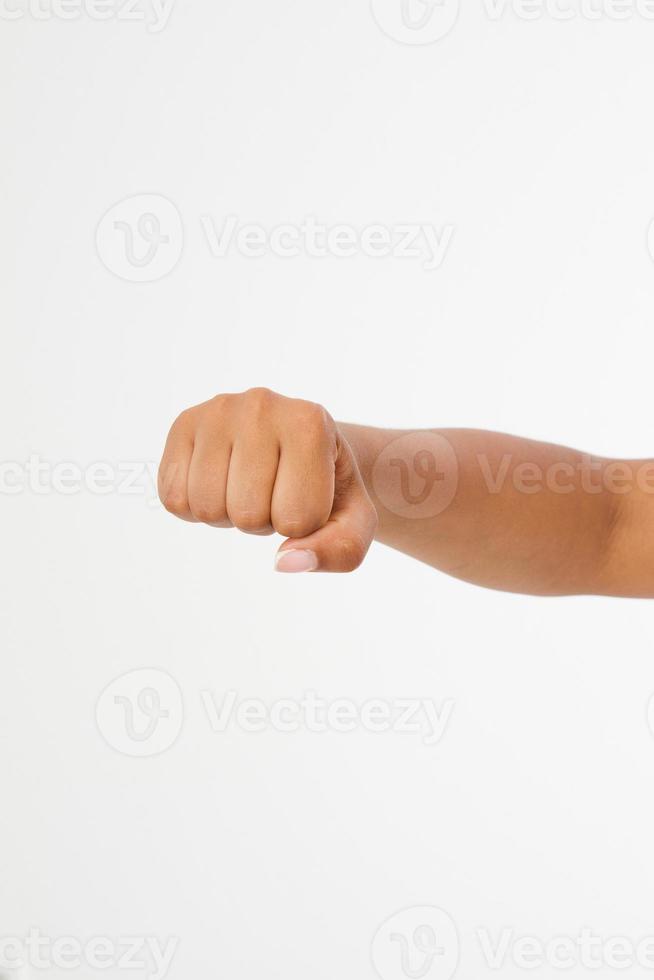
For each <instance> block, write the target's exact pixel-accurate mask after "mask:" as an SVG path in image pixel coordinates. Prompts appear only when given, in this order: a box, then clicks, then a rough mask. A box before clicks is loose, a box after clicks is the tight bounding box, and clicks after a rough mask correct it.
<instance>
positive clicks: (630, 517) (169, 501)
mask: <svg viewBox="0 0 654 980" xmlns="http://www.w3.org/2000/svg"><path fill="white" fill-rule="evenodd" d="M159 495H160V498H161V500H162V503H163V504H164V507H165V508H166V509H167V510H168V511H170V512H171V513H172V514H174V515H175V516H177V517H179V518H181V519H182V520H185V521H190V522H195V523H203V524H207V525H210V526H211V527H215V528H238V529H239V530H240V531H243V532H245V533H248V534H258V535H265V534H273V533H274V532H277V533H278V534H281V535H283V536H284V537H285V538H286V540H285V541H284V543H283V544H282V546H281V548H280V549H279V552H278V554H277V562H276V566H277V569H278V570H279V571H285V572H300V571H324V572H351V571H354V570H355V569H356V568H358V567H359V566H360V565H361V563H362V562H363V560H364V558H365V556H366V554H367V552H368V549H369V547H370V545H371V543H372V541H373V540H377V541H380V542H382V543H383V544H386V545H388V546H389V547H391V548H395V549H397V550H399V551H402V552H405V553H406V554H408V555H411V556H412V557H414V558H417V559H419V560H420V561H422V562H425V563H426V564H428V565H432V566H433V567H434V568H438V569H440V570H441V571H444V572H447V573H448V574H450V575H453V576H456V577H457V578H461V579H464V580H465V581H468V582H472V583H475V584H477V585H481V586H485V587H487V588H492V589H500V590H504V591H510V592H522V593H528V594H532V595H549V596H552V595H574V594H596V595H615V596H634V597H648V598H649V597H654V569H653V567H652V566H653V565H654V555H653V554H652V548H651V546H650V545H649V543H648V542H649V541H650V540H652V535H653V534H654V463H653V462H652V461H648V460H628V461H617V460H609V459H599V458H592V457H590V456H588V455H587V454H582V453H579V452H576V451H574V450H571V449H566V448H564V447H561V446H553V445H549V444H545V443H538V442H533V441H529V440H526V439H518V438H516V437H514V436H508V435H502V434H499V433H493V432H481V431H475V430H466V429H459V430H457V429H449V430H438V429H425V430H421V431H419V432H413V431H412V432H403V431H400V430H390V429H377V428H371V427H366V426H359V425H350V424H347V423H336V422H335V421H334V420H333V419H332V417H331V416H330V415H329V413H328V412H327V411H326V410H325V409H324V408H322V407H321V406H320V405H316V404H314V403H312V402H308V401H303V400H300V399H293V398H285V397H283V396H281V395H278V394H275V393H274V392H272V391H269V390H268V389H265V388H253V389H251V390H250V391H246V392H244V393H242V394H224V395H218V396H216V397H215V398H212V399H211V400H210V401H208V402H204V403H203V404H201V405H197V406H195V407H194V408H190V409H188V410H187V411H185V412H183V413H182V414H181V415H180V416H179V417H178V418H177V420H176V421H175V422H174V424H173V426H172V428H171V430H170V433H169V435H168V439H167V441H166V446H165V449H164V453H163V458H162V461H161V465H160V469H159Z"/></svg>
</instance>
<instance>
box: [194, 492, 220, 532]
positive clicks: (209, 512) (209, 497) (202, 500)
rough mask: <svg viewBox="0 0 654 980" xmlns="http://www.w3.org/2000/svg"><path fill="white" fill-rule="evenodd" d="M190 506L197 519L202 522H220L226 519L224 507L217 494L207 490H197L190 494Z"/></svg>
mask: <svg viewBox="0 0 654 980" xmlns="http://www.w3.org/2000/svg"><path fill="white" fill-rule="evenodd" d="M189 508H190V511H191V513H192V514H193V517H194V518H195V519H196V521H200V523H201V524H218V523H220V522H221V521H223V520H224V518H225V514H224V508H223V507H222V506H221V504H220V501H218V500H216V498H215V495H213V494H211V493H210V492H207V491H197V490H195V491H194V492H192V493H190V494H189Z"/></svg>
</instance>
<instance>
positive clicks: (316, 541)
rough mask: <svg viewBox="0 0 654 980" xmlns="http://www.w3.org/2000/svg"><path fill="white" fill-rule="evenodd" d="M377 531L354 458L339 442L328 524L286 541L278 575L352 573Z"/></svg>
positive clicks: (372, 512)
mask: <svg viewBox="0 0 654 980" xmlns="http://www.w3.org/2000/svg"><path fill="white" fill-rule="evenodd" d="M376 530H377V512H376V510H375V508H374V506H373V503H372V501H371V499H370V497H369V496H368V493H367V491H366V488H365V486H364V483H363V480H362V478H361V474H360V473H359V468H358V466H357V464H356V460H355V458H354V454H353V453H352V450H351V449H350V446H349V445H348V444H347V442H345V440H344V439H342V438H340V440H339V448H338V455H337V457H336V464H335V473H334V503H333V506H332V512H331V514H330V515H329V520H328V521H327V523H326V524H325V525H323V527H321V528H320V530H319V531H314V533H313V534H309V535H307V537H304V538H289V539H288V540H287V541H285V542H284V544H283V545H282V546H281V548H280V549H279V551H278V552H277V557H276V560H275V567H276V569H277V571H278V572H353V571H354V570H355V569H357V568H358V567H359V565H360V564H361V563H362V562H363V559H364V558H365V557H366V554H367V553H368V548H369V547H370V545H371V544H372V540H373V538H374V536H375V531H376Z"/></svg>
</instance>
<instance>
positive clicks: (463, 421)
mask: <svg viewBox="0 0 654 980" xmlns="http://www.w3.org/2000/svg"><path fill="white" fill-rule="evenodd" d="M398 2H399V0H398ZM653 45H654V22H652V21H646V20H645V19H644V18H643V17H640V16H636V15H634V16H633V17H631V19H628V20H626V21H624V22H618V21H616V20H614V19H612V18H610V17H603V18H602V19H600V20H599V21H597V22H593V21H590V20H589V19H587V18H585V17H583V16H581V15H579V16H576V17H574V18H573V19H572V20H570V21H565V22H563V21H560V20H557V19H556V18H554V17H552V16H548V15H547V14H546V15H544V16H543V17H542V18H541V19H540V20H535V21H533V22H529V21H526V20H524V19H521V18H520V17H517V16H515V15H514V14H512V13H506V14H505V15H504V16H503V17H501V18H499V19H496V20H493V19H492V18H491V17H489V16H488V14H487V13H486V12H485V10H484V7H483V5H482V2H481V0H478V2H477V0H475V2H473V0H469V2H466V4H465V6H464V8H463V9H462V11H461V14H460V18H459V21H458V23H457V25H456V27H455V28H454V29H453V30H452V31H451V33H449V34H448V36H446V37H444V38H442V39H441V40H438V41H436V42H435V43H433V44H425V45H419V44H416V45H407V44H402V43H398V41H397V40H394V39H393V38H391V37H389V36H387V35H386V34H385V33H383V32H382V30H381V29H380V27H379V26H378V24H377V23H376V21H375V19H374V17H373V15H372V12H371V9H370V8H369V6H368V3H367V2H366V0H330V2H329V3H322V4H317V3H314V2H307V0H276V2H274V3H272V2H270V0H251V2H248V3H244V2H242V0H214V2H209V0H178V2H177V4H176V6H175V9H174V10H173V12H172V15H171V17H170V20H169V22H168V24H167V25H166V27H165V29H164V30H162V31H161V32H159V33H153V32H151V31H149V30H148V28H147V25H146V24H145V23H144V22H142V21H133V22H132V21H130V22H127V21H122V20H119V19H117V18H116V17H114V18H113V19H110V20H107V21H106V22H100V21H96V20H93V19H92V18H91V17H89V16H86V15H84V16H80V17H79V18H78V19H77V20H74V21H73V20H71V21H64V20H62V19H61V18H57V17H55V18H53V19H51V20H49V21H40V20H37V19H36V18H35V17H34V16H33V15H31V14H29V12H28V13H25V16H23V17H22V18H21V19H18V20H15V21H9V20H3V19H0V74H1V81H2V87H1V91H2V96H1V103H2V105H1V120H0V121H1V134H0V143H1V146H0V159H1V160H2V182H1V188H2V200H3V203H2V215H3V217H2V227H1V231H0V235H1V244H0V248H1V259H2V292H1V294H0V297H1V298H0V301H1V303H2V317H1V325H2V326H1V329H2V340H3V345H2V350H3V355H2V359H1V361H0V380H1V383H0V408H1V411H2V419H3V425H2V432H3V438H2V450H1V456H2V459H3V460H4V461H17V462H18V463H20V464H23V463H24V462H25V460H27V459H28V457H29V456H30V454H32V453H36V454H40V456H41V458H42V459H45V460H48V461H50V462H51V463H56V462H58V461H71V462H74V463H76V464H77V465H78V466H80V467H82V468H84V467H87V466H88V465H89V464H91V463H93V462H96V461H105V462H108V463H111V464H114V465H118V463H120V462H121V461H131V460H143V461H148V460H151V461H154V460H156V459H157V458H158V455H159V453H160V450H161V447H162V443H163V439H164V437H165V434H166V432H167V429H168V427H169V424H170V422H171V421H172V419H173V418H174V417H175V415H176V414H177V413H178V412H179V411H180V410H181V409H182V408H184V407H186V406H188V405H190V404H194V403H197V402H199V401H202V400H204V399H206V398H208V397H211V396H212V395H213V394H215V393H217V392H220V391H237V390H241V389H243V388H247V387H250V386H252V385H266V386H268V387H271V388H274V389H276V390H278V391H281V392H283V393H284V394H288V395H298V396H303V397H307V398H310V399H313V400H316V401H319V402H322V403H323V404H324V405H325V406H326V407H327V408H328V409H329V411H330V412H331V413H332V414H333V415H334V416H335V417H337V418H342V419H347V420H351V421H360V422H369V423H371V424H380V425H393V426H397V427H401V426H406V427H411V426H421V425H430V426H449V425H453V426H474V427H480V428H495V429H500V430H506V431H511V432H515V433H518V434H524V435H529V436H532V437H535V438H543V439H548V440H552V441H559V442H564V443H566V444H570V445H574V446H576V447H579V448H583V449H587V450H590V451H594V452H597V453H605V454H613V455H616V456H638V455H648V454H652V452H653V443H652V395H651V389H652V384H651V365H652V352H653V345H652V340H651V331H652V317H653V312H654V263H653V262H652V258H651V256H650V254H649V251H648V247H647V234H648V227H649V224H650V222H651V220H652V217H653V216H654V185H653V183H652V170H653V167H654V134H653V130H652V109H651V107H652V91H653V89H654V60H653V58H652V50H653ZM140 194H160V195H164V196H165V197H166V198H167V199H169V200H170V201H171V202H173V203H174V204H175V206H176V207H177V208H178V210H179V212H180V214H181V216H182V220H183V226H184V248H183V254H182V255H181V258H180V261H179V262H178V263H177V265H176V267H175V268H174V270H173V271H172V272H171V273H170V275H168V276H167V277H165V278H162V279H161V280H159V281H156V282H151V283H135V282H130V281H126V280H125V279H122V278H120V277H119V276H116V275H114V274H112V273H111V272H109V271H108V270H107V268H105V265H104V264H103V262H102V261H101V258H100V256H99V255H98V252H97V249H96V228H97V226H98V223H99V222H100V220H101V218H102V216H103V215H104V214H105V212H106V211H107V210H108V209H109V208H111V207H112V206H113V205H114V204H115V203H116V202H118V201H121V200H122V199H124V198H129V197H131V196H133V195H140ZM203 214H205V215H206V214H209V215H212V216H213V218H214V220H215V221H216V223H217V225H219V226H220V225H221V224H222V222H223V220H224V218H225V216H226V215H228V214H234V215H238V216H239V218H240V220H242V221H244V222H254V223H259V224H261V225H263V226H264V227H267V228H271V227H273V226H275V225H277V224H280V223H289V222H290V223H295V224H298V223H300V222H302V220H303V219H304V218H305V217H306V216H307V215H315V216H316V217H317V218H318V219H319V220H321V221H324V222H325V223H328V224H337V223H347V224H350V225H352V226H354V227H357V228H362V227H364V226H367V225H370V224H373V223H381V224H385V225H387V226H393V225H395V224H398V223H406V222H427V223H432V224H434V225H435V226H437V227H439V228H441V227H443V226H444V225H448V224H449V225H452V226H453V228H454V230H455V231H454V237H453V239H452V244H451V247H450V249H449V251H448V254H447V257H446V260H445V262H444V263H443V265H442V267H441V268H440V269H439V270H437V271H434V272H426V271H425V270H424V269H423V267H422V265H421V262H420V261H417V260H411V259H402V260H400V259H394V258H386V259H373V258H369V257H366V256H364V255H360V256H358V257H355V258H351V259H342V258H335V257H333V258H326V259H316V258H309V257H306V256H300V257H298V258H294V259H281V258H279V257H277V256H275V255H267V256H265V257H263V258H260V259H252V258H247V257H244V256H242V255H239V254H230V255H229V256H228V257H226V258H224V259H216V258H214V257H213V256H212V255H211V253H210V250H209V248H208V246H207V242H206V239H205V238H204V235H203V231H202V226H201V223H200V217H201V215H203ZM0 522H1V523H0V527H1V533H2V538H1V540H2V557H3V560H2V563H1V571H0V576H1V579H0V587H1V590H2V592H1V594H2V600H1V607H2V608H1V612H0V615H1V617H2V618H1V630H2V643H1V661H0V663H1V673H0V794H1V798H0V933H1V934H2V935H3V936H18V937H21V936H24V935H25V934H26V932H27V930H28V929H29V928H30V927H36V928H39V929H40V930H41V931H42V933H43V934H44V935H47V936H49V937H51V938H56V937H58V936H72V937H77V938H78V939H79V940H80V941H86V940H87V939H88V938H89V937H92V936H109V937H114V938H118V937H120V936H126V935H131V936H158V937H160V938H161V939H162V940H163V939H165V938H166V937H170V936H176V937H179V949H178V952H177V955H176V958H175V960H174V963H173V966H172V969H171V971H170V973H169V975H168V976H169V977H170V980H182V978H188V977H203V978H204V977H207V978H209V977H215V978H216V980H217V978H229V980H251V978H265V980H305V978H309V977H310V978H311V980H336V978H339V980H368V978H372V977H374V976H375V975H376V974H375V973H374V969H373V965H372V962H371V956H370V947H371V941H372V939H373V937H374V935H375V933H376V932H377V929H378V928H379V926H380V925H381V924H382V923H383V922H384V921H385V920H386V919H388V917H389V916H392V915H393V914H394V913H396V912H398V911H400V910H402V909H406V908H411V907H414V906H438V907H440V908H442V909H444V910H446V911H447V912H448V913H449V915H450V916H451V917H452V919H453V920H454V921H455V923H456V925H457V928H458V931H459V938H460V952H461V962H460V966H459V970H458V973H457V977H460V978H461V980H469V978H473V977H474V978H480V977H481V978H483V977H486V976H490V975H492V974H491V973H490V971H489V969H488V966H487V964H486V963H485V962H484V960H483V958H482V956H481V953H480V950H479V945H478V942H477V939H476V931H477V930H478V929H480V928H486V929H488V930H490V931H491V932H492V934H493V936H497V934H499V933H500V931H501V930H502V929H504V928H507V927H508V928H513V929H515V932H516V935H530V936H536V937H540V938H541V939H542V940H543V941H546V940H547V939H549V938H550V937H552V936H554V935H557V934H561V933H563V934H566V935H577V934H578V933H579V931H580V930H581V929H582V928H583V927H584V926H587V927H590V928H592V929H593V930H594V931H595V932H596V933H597V934H598V935H600V936H603V937H605V938H608V937H610V936H615V935H621V936H627V937H630V938H631V939H632V940H634V941H637V940H638V939H640V938H642V937H643V936H651V935H654V905H653V903H652V866H653V863H654V862H653V858H654V844H653V843H652V840H653V838H652V819H653V816H654V782H653V773H654V740H653V739H652V737H651V735H650V732H649V730H648V724H647V703H648V700H649V698H650V696H651V694H652V692H653V691H654V665H653V645H652V612H651V606H650V605H649V604H647V603H639V602H632V601H617V600H606V599H593V598H589V599H584V598H582V599H563V600H539V599H532V598H524V597H517V596H512V595H501V594H495V593H491V592H485V591H482V590H479V589H476V588H473V587H470V586H468V585H464V584H461V583H459V582H456V581H452V580H448V579H447V578H445V577H443V576H441V575H439V574H438V573H436V572H434V571H432V570H430V569H429V568H427V567H423V566H421V565H419V564H418V563H416V562H413V561H411V560H410V559H408V558H406V557H404V556H401V555H399V554H395V553H392V552H390V551H387V550H385V549H383V548H381V547H378V546H376V547H374V548H373V551H372V552H371V554H370V556H369V559H368V561H367V563H366V565H365V567H364V568H363V569H362V570H361V571H360V572H358V573H357V574H356V575H354V576H351V577H348V576H345V577H336V576H334V577H322V576H307V577H301V576H298V577H293V576H275V574H274V573H273V572H272V559H273V553H274V550H275V543H274V541H272V540H271V539H253V538H249V537H245V536H242V535H239V534H237V533H236V532H219V531H212V530H210V529H207V528H205V527H201V526H200V527H195V526H190V525H187V524H184V523H182V522H177V521H175V520H173V519H172V518H171V517H170V516H169V515H167V514H166V513H165V512H163V511H162V510H160V509H158V508H157V507H155V506H153V505H152V504H151V503H150V502H149V499H148V494H147V493H142V494H125V493H118V492H114V493H110V494H107V495H98V494H93V493H89V492H88V491H82V492H80V493H79V494H74V495H64V494H62V493H58V492H55V491H51V492H46V493H43V494H37V493H34V492H33V491H30V490H29V489H25V490H24V491H23V492H20V493H14V494H6V493H4V494H2V496H1V498H0ZM142 667H155V668H159V669H161V670H164V671H166V672H168V673H169V674H171V675H172V676H173V677H174V678H175V679H176V681H177V682H178V684H179V686H180V688H181V689H182V692H183V697H184V710H185V719H184V726H183V730H182V731H181V734H180V736H179V738H178V740H177V741H176V743H175V744H174V745H173V747H171V748H170V749H169V750H168V751H166V752H164V753H162V754H161V755H158V756H156V757H152V758H141V759H138V758H129V757H127V756H125V755H122V754H120V753H119V752H117V751H115V750H114V749H113V748H111V746H110V745H108V744H107V741H106V740H105V739H104V738H103V737H102V735H101V734H100V732H99V731H98V728H97V725H96V719H95V713H96V703H97V701H98V698H99V696H100V694H101V692H102V691H103V689H104V688H105V687H106V686H107V685H108V684H109V683H110V682H111V681H112V680H113V679H114V678H116V677H118V676H119V675H122V674H124V673H126V672H128V671H132V670H134V669H137V668H142ZM230 689H234V690H236V691H238V692H239V695H240V696H241V697H243V698H247V697H258V698H262V699H263V700H265V701H266V702H271V701H273V700H275V699H276V698H280V697H291V698H300V697H301V696H302V693H303V692H304V691H307V690H313V691H316V692H317V693H318V694H319V695H320V696H323V697H325V698H336V697H347V698H352V699H354V700H355V701H357V702H362V701H365V700H366V699H368V698H372V697H382V698H386V699H393V698H398V697H427V698H432V699H434V700H435V701H436V702H438V703H440V702H442V701H445V700H447V699H450V698H451V699H454V701H455V709H454V713H453V715H452V719H451V722H450V724H449V726H448V730H447V733H446V736H445V738H444V739H443V740H442V742H441V743H440V744H439V745H438V746H435V747H427V746H425V745H424V744H423V743H422V741H421V739H420V738H419V737H418V736H416V735H411V734H405V735H397V734H393V733H387V734H383V735H373V734H370V733H368V732H365V731H357V732H355V733H352V734H349V735H339V734H336V733H327V734H325V735H320V736H318V735H314V734H310V733H297V734H292V735H283V734H280V733H278V732H274V731H268V732H266V733H263V734H256V735H255V734H247V733H245V732H242V731H238V730H235V729H231V730H230V731H228V732H227V733H225V734H223V735H215V734H213V733H212V732H211V730H210V726H209V724H208V721H207V718H206V716H205V715H204V713H203V709H202V703H201V699H200V692H201V691H202V690H211V691H213V692H214V693H215V695H216V697H218V698H220V697H221V696H222V695H223V694H224V693H225V692H226V691H228V690H230ZM501 972H502V976H503V977H506V978H514V977H520V976H524V975H525V971H524V970H521V969H519V968H518V967H517V966H516V965H515V964H514V963H513V962H512V961H511V960H510V959H509V960H507V962H506V963H505V965H504V968H503V970H502V971H501ZM649 972H651V971H649ZM615 973H616V971H615V970H611V969H610V968H609V967H605V968H604V969H602V970H600V971H596V972H595V973H594V975H595V976H598V977H609V976H613V975H615ZM33 975H34V974H33ZM38 975H39V976H41V975H44V976H46V975H47V976H52V977H57V978H59V977H60V976H65V975H70V976H80V977H83V978H84V980H86V978H88V977H95V976H104V977H107V978H111V980H114V978H115V977H119V976H120V977H123V976H137V977H138V976H143V977H146V976H147V972H146V971H141V972H140V973H127V972H125V971H121V970H119V969H118V968H116V969H115V970H113V969H112V970H109V971H105V972H101V971H92V970H90V969H89V968H88V967H86V968H80V970H78V971H73V972H72V973H70V972H67V971H62V970H59V969H57V968H54V967H53V968H52V969H51V970H50V971H49V972H48V973H47V974H38ZM404 975H406V974H404ZM532 975H533V976H535V977H545V976H547V977H549V976H555V975H559V972H558V971H556V970H554V969H552V968H549V969H547V968H544V969H542V970H536V971H534V972H532ZM586 975H588V971H587V970H584V969H583V967H581V966H578V967H576V968H575V969H573V970H571V971H568V976H574V977H575V978H576V977H582V976H586ZM626 975H628V976H634V977H636V976H638V977H640V976H645V975H647V971H645V970H643V969H639V968H637V967H636V968H634V969H633V970H631V971H627V974H626ZM402 976H403V974H402V973H398V972H396V973H394V974H391V973H390V972H389V973H387V975H386V976H384V977H383V980H397V978H401V977H402ZM445 976H446V974H445V973H443V972H442V971H441V973H439V972H438V971H436V972H433V971H432V972H431V973H429V974H428V980H432V978H435V980H444V978H445Z"/></svg>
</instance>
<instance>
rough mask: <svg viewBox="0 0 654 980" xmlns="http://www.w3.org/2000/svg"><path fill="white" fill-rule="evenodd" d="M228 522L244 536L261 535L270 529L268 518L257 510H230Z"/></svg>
mask: <svg viewBox="0 0 654 980" xmlns="http://www.w3.org/2000/svg"><path fill="white" fill-rule="evenodd" d="M229 516H230V520H231V522H232V524H233V525H234V527H236V528H238V530H239V531H243V532H244V533H245V534H261V533H262V532H263V531H267V530H268V528H269V527H270V517H269V516H268V514H266V513H264V512H263V511H258V510H239V509H238V508H237V509H236V510H233V511H232V510H230V515H229Z"/></svg>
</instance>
